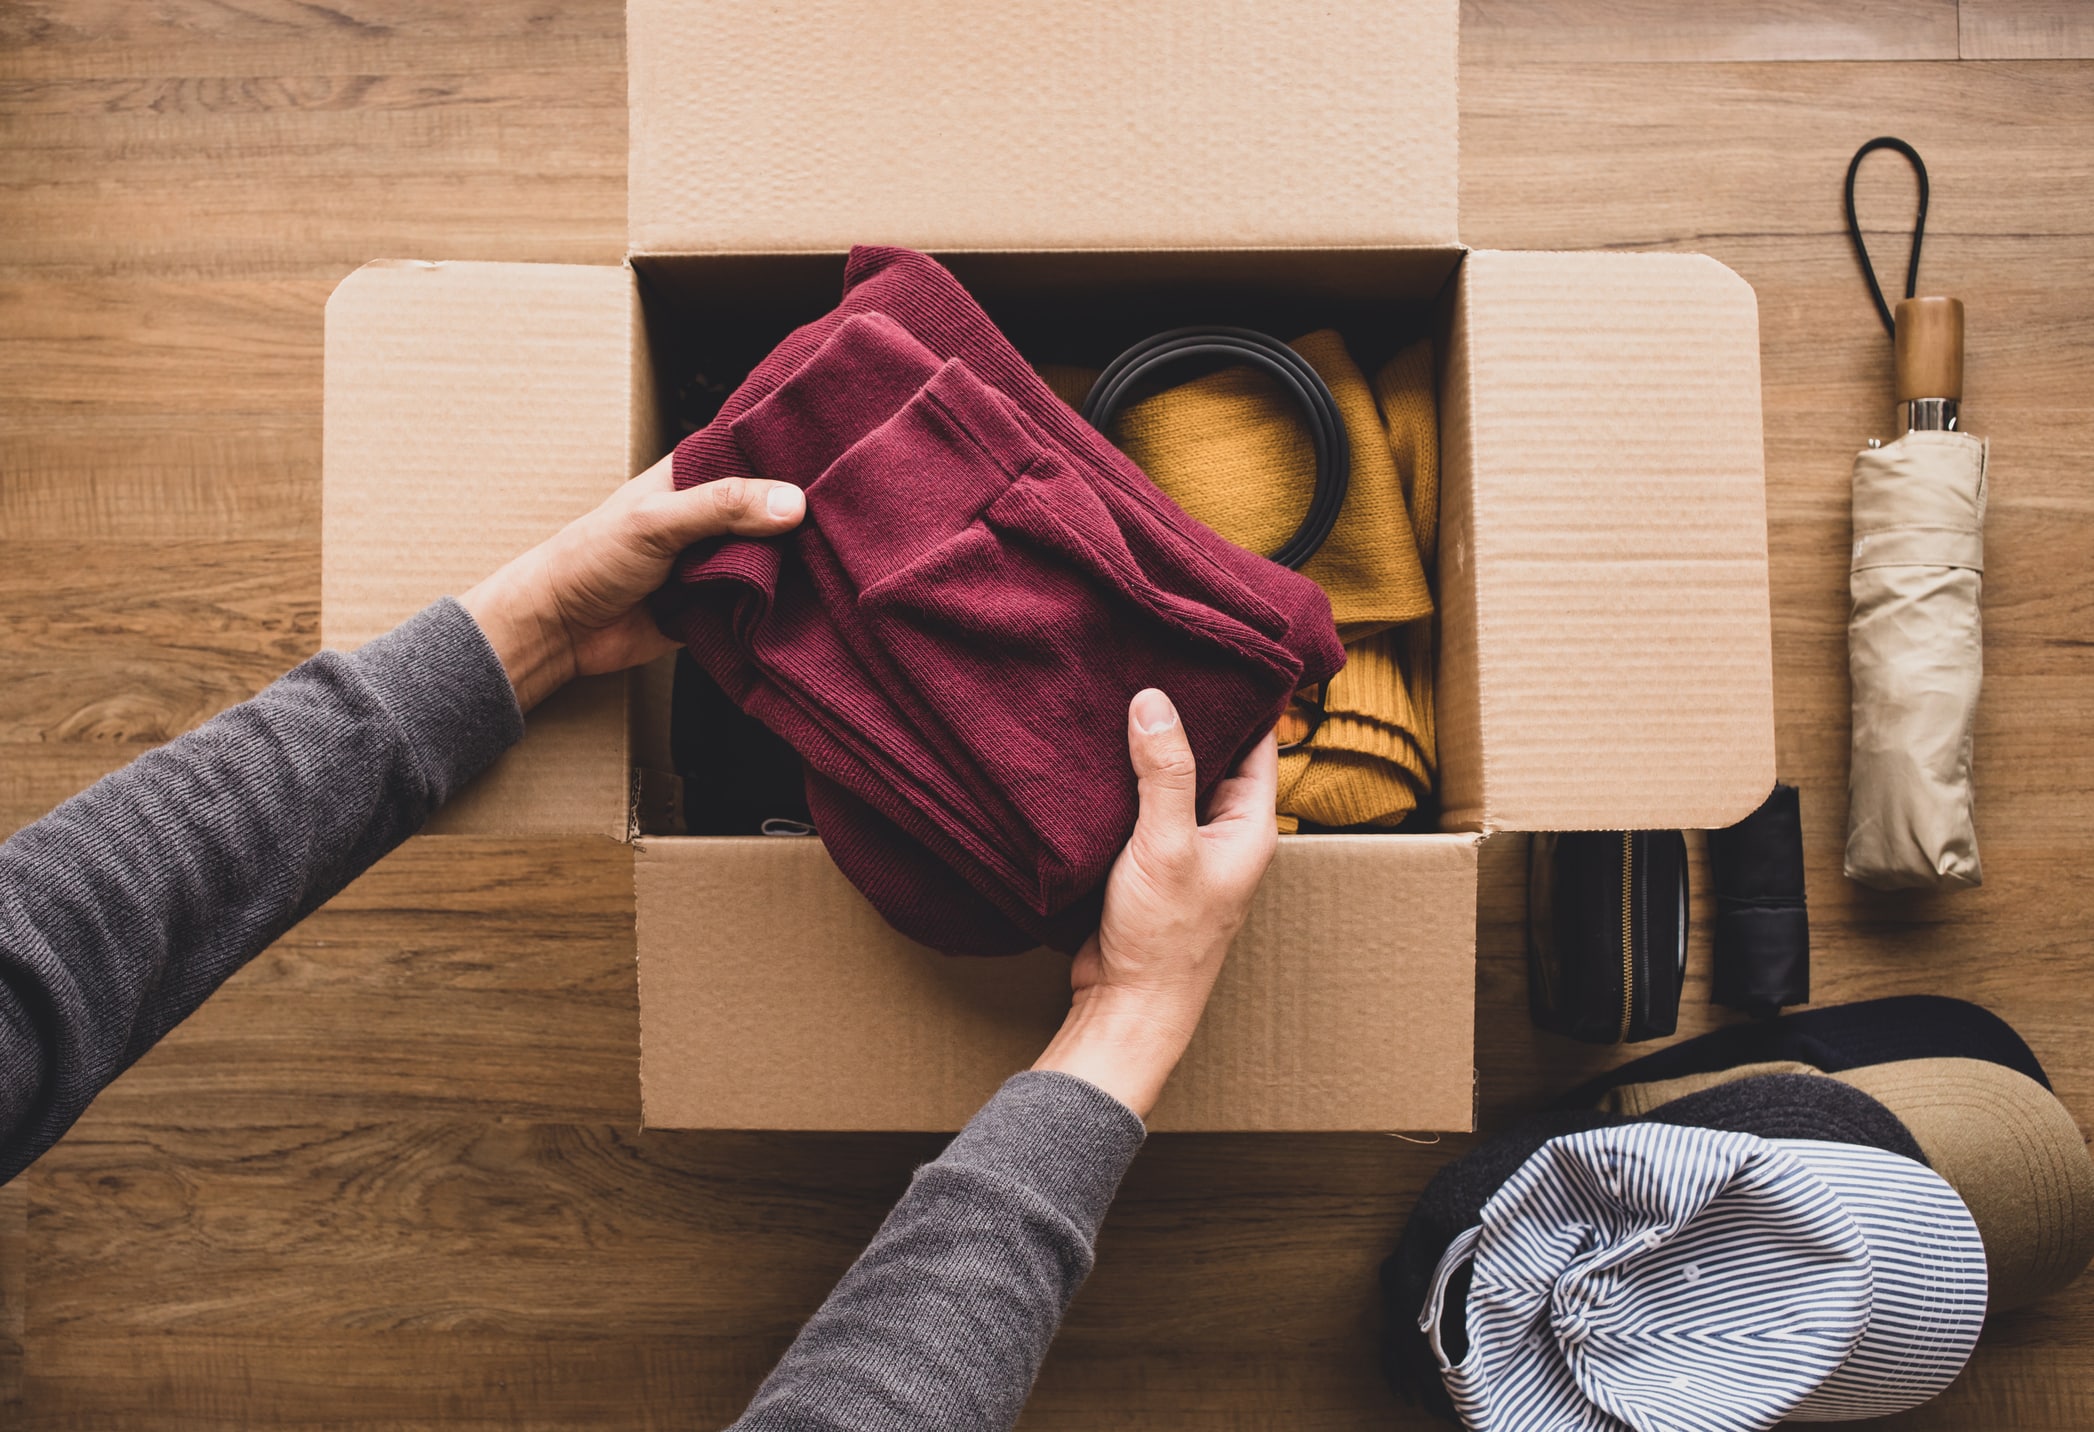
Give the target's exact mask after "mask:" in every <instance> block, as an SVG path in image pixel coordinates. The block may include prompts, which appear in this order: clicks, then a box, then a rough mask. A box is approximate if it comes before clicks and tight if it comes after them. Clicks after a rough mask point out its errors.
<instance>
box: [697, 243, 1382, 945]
mask: <svg viewBox="0 0 2094 1432" xmlns="http://www.w3.org/2000/svg"><path fill="white" fill-rule="evenodd" d="M675 474H676V485H677V486H678V487H690V486H693V485H694V484H697V483H701V482H711V481H716V480H718V479H719V478H723V477H735V476H743V477H747V476H760V477H766V478H772V479H775V480H779V481H785V482H792V483H795V484H797V485H799V486H801V487H803V488H804V489H806V492H807V518H806V520H805V521H804V522H803V523H802V524H801V525H800V527H799V528H798V529H797V530H795V531H794V532H792V533H790V534H788V535H787V536H785V537H783V538H775V539H769V540H762V541H758V540H751V539H746V538H728V539H725V540H722V541H718V542H713V543H708V544H705V545H703V546H701V547H697V548H694V549H692V551H690V552H689V553H686V554H685V556H684V557H683V559H682V560H681V561H680V562H679V563H678V564H677V567H676V570H675V572H674V573H673V574H672V576H671V578H670V581H669V583H668V585H667V586H666V587H664V588H663V590H662V592H661V593H660V594H659V595H658V597H657V600H656V612H657V616H658V617H659V619H660V621H661V624H662V627H663V630H664V631H667V632H668V633H670V634H671V635H672V636H674V637H676V638H677V639H679V640H681V641H683V642H685V643H686V644H687V645H688V646H689V647H690V649H691V651H692V653H693V655H694V656H695V657H696V658H697V660H698V661H699V663H700V664H701V665H703V666H704V667H705V669H706V670H707V671H708V672H710V673H711V674H712V676H713V678H714V679H715V680H716V681H718V682H719V683H720V685H721V686H722V688H724V689H725V690H726V692H727V693H728V695H729V696H731V697H732V698H733V699H734V700H735V701H737V702H739V703H740V704H741V705H742V706H743V708H744V709H746V710H747V711H749V712H750V713H751V714H752V715H754V716H756V717H757V718H758V719H760V720H762V721H763V722H764V723H765V724H767V725H769V726H770V727H771V728H772V729H773V730H775V731H777V732H778V733H779V734H780V735H782V736H783V737H785V739H786V740H787V741H789V742H791V743H792V745H793V746H794V747H795V749H797V750H798V751H799V752H800V754H801V756H802V757H803V758H804V759H805V761H806V763H807V767H808V792H807V793H808V802H809V805H810V808H811V810H812V812H813V815H814V820H815V826H816V829H817V830H818V831H819V832H820V833H821V836H822V839H823V841H824V843H825V844H826V845H827V847H828V849H829V851H830V853H831V855H832V856H833V857H834V858H835V860H836V862H837V864H838V866H839V867H840V868H841V869H842V870H843V871H844V873H845V874H846V875H847V876H849V877H850V879H851V880H852V882H853V883H854V884H856V885H857V886H858V888H859V889H860V890H862V891H863V892H864V893H865V895H866V897H867V898H868V899H869V900H871V901H872V903H873V905H874V906H875V907H876V908H878V909H879V911H880V912H881V914H882V915H884V916H885V917H886V918H887V919H888V920H889V922H890V923H892V924H893V925H894V926H895V927H896V928H897V929H899V930H901V931H902V932H903V933H905V934H908V935H910V936H912V937H913V938H915V939H918V940H921V941H922V942H924V943H925V944H928V945H931V946H932V947H934V948H936V949H940V950H944V951H946V952H948V953H954V954H1009V953H1014V952H1016V951H1018V950H1022V949H1026V948H1030V947H1031V946H1033V945H1036V944H1040V943H1043V942H1044V943H1048V944H1053V945H1055V946H1057V947H1059V948H1062V949H1073V948H1074V947H1075V946H1076V945H1077V944H1079V943H1081V941H1082V940H1083V938H1084V937H1085V936H1086V935H1087V934H1088V933H1089V931H1090V929H1091V928H1093V927H1094V926H1095V923H1096V915H1097V902H1098V898H1099V891H1100V888H1101V886H1102V884H1103V881H1104V878H1105V875H1106V872H1107V871H1108V870H1109V869H1110V868H1111V865H1112V861H1113V858H1114V856H1115V855H1117V853H1118V852H1119V850H1120V847H1121V846H1122V845H1124V844H1125V843H1126V840H1127V837H1128V834H1129V833H1130V832H1131V831H1132V829H1133V826H1134V817H1135V790H1134V777H1133V773H1132V770H1131V769H1130V767H1129V765H1128V760H1127V746H1126V722H1127V702H1128V700H1129V698H1131V697H1132V696H1133V694H1134V693H1135V692H1136V691H1138V690H1140V689H1141V688H1142V687H1144V686H1156V687H1160V688H1161V689H1162V690H1164V691H1165V692H1167V693H1168V694H1169V695H1170V697H1171V699H1172V700H1173V701H1174V702H1175V703H1176V704H1177V707H1178V710H1179V713H1180V716H1181V719H1182V720H1183V721H1184V723H1185V730H1186V734H1187V736H1188V738H1189V739H1190V740H1191V743H1192V748H1193V753H1194V756H1195V757H1196V759H1197V760H1198V762H1199V779H1200V787H1201V790H1202V793H1204V792H1205V791H1207V790H1209V789H1211V788H1212V787H1213V785H1214V783H1215V782H1217V781H1219V780H1220V779H1221V778H1222V777H1223V776H1224V775H1225V774H1227V772H1228V770H1229V769H1230V768H1231V767H1232V766H1233V765H1234V764H1235V763H1236V761H1237V760H1238V759H1240V758H1241V756H1242V755H1243V754H1244V753H1245V752H1246V751H1248V750H1249V749H1250V747H1251V746H1252V745H1254V744H1255V743H1256V742H1257V741H1258V740H1259V739H1260V738H1261V737H1262V736H1263V735H1264V733H1265V732H1266V731H1267V730H1269V729H1271V727H1272V724H1273V722H1274V721H1275V720H1276V719H1277V718H1278V716H1279V714H1280V711H1281V709H1282V708H1283V707H1284V706H1285V704H1286V702H1287V699H1288V696H1289V695H1290V694H1291V693H1292V692H1293V691H1294V690H1295V689H1296V688H1297V687H1299V686H1300V685H1302V684H1303V683H1305V682H1313V681H1320V680H1323V679H1324V678H1326V677H1328V676H1329V675H1331V673H1333V672H1334V671H1336V670H1337V669H1338V668H1339V667H1340V666H1341V665H1342V664H1343V663H1344V659H1345V658H1344V652H1343V650H1342V648H1341V647H1340V646H1339V644H1338V637H1337V632H1336V630H1335V628H1334V627H1333V625H1332V622H1331V615H1330V606H1329V603H1328V602H1327V601H1326V600H1325V598H1324V595H1323V593H1322V591H1321V590H1320V589H1318V588H1317V586H1316V585H1315V584H1314V583H1313V582H1310V581H1309V580H1308V579H1307V578H1305V577H1302V576H1300V575H1299V574H1297V573H1294V572H1290V571H1288V570H1286V569H1285V568H1283V567H1280V566H1277V565H1276V564H1274V563H1272V562H1269V561H1267V560H1265V559H1264V558H1262V557H1259V556H1257V555H1255V554H1253V553H1250V552H1246V551H1244V550H1242V549H1241V548H1238V547H1235V546H1232V545H1231V544H1229V543H1228V542H1225V541H1223V540H1222V539H1221V538H1220V537H1217V536H1216V535H1215V534H1214V533H1213V532H1211V531H1209V530H1208V529H1207V528H1205V527H1203V526H1201V525H1200V524H1199V523H1198V522H1195V521H1194V520H1193V519H1192V518H1190V517H1188V516H1187V515H1186V514H1185V513H1184V512H1183V511H1181V510H1180V509H1179V508H1178V507H1177V506H1175V505H1174V504H1173V503H1172V502H1171V501H1170V500H1169V499H1168V498H1166V497H1165V496H1164V495H1163V494H1162V493H1161V492H1160V491H1158V490H1157V489H1156V487H1155V486H1154V485H1153V484H1152V483H1151V482H1150V481H1149V480H1148V478H1146V477H1145V476H1143V474H1142V472H1141V470H1140V469H1139V468H1137V467H1135V466H1134V465H1133V464H1132V463H1131V462H1129V461H1128V460H1127V459H1126V458H1125V457H1124V456H1122V455H1121V454H1120V452H1119V451H1118V450H1117V449H1115V448H1114V447H1113V446H1112V445H1111V444H1110V443H1108V442H1106V441H1105V440H1104V438H1102V437H1100V436H1099V435H1098V434H1097V433H1096V432H1095V431H1093V430H1092V429H1091V428H1090V427H1089V426H1088V425H1087V424H1085V423H1084V422H1083V420H1082V419H1080V418H1079V417H1077V416H1076V414H1075V413H1074V412H1073V411H1071V410H1070V408H1069V407H1068V406H1067V405H1066V404H1064V403H1063V402H1062V401H1061V400H1060V399H1058V398H1056V397H1055V396H1054V395H1053V393H1051V392H1050V391H1049V390H1048V389H1047V387H1046V385H1045V384H1044V383H1042V382H1041V381H1040V379H1039V377H1038V376H1037V375H1036V374H1035V373H1034V372H1033V370H1032V369H1031V367H1029V366H1028V365H1027V364H1026V362H1025V360H1024V359H1022V358H1021V357H1019V355H1018V353H1017V350H1016V349H1014V348H1012V347H1011V345H1010V343H1009V341H1008V340H1007V339H1005V338H1004V336H1003V335H1002V333H1000V332H999V331H998V330H997V329H996V326H995V325H994V324H993V323H991V322H990V320H989V318H988V316H987V315H986V314H984V313H983V312H982V311H981V308H980V307H979V306H978V305H977V304H976V303H975V302H974V300H973V299H972V298H971V297H970V296H969V295H968V294H967V292H966V290H965V289H963V288H962V287H961V286H960V284H959V282H958V281H957V280H955V279H954V278H953V276H952V275H951V274H949V273H947V272H946V271H945V270H944V269H943V268H942V267H940V266H939V265H938V264H937V263H935V262H933V261H932V260H931V259H929V258H927V257H925V256H924V255H922V254H918V253H912V252H910V251H908V250H906V249H885V248H882V249H872V248H861V249H857V250H854V251H853V252H852V254H851V257H850V261H849V264H848V265H847V266H846V269H845V273H844V297H843V302H842V303H841V304H840V305H838V307H837V308H836V309H835V310H834V311H833V312H831V313H829V314H828V315H826V316H825V317H823V318H821V319H818V320H817V321H815V322H813V323H810V324H808V325H807V326H806V327H804V328H800V329H798V330H796V331H795V332H793V333H792V334H791V335H789V336H788V337H787V338H786V339H785V341H784V342H783V343H781V344H780V345H779V346H778V347H777V349H776V350H775V351H773V352H772V353H771V355H770V356H769V357H767V358H766V359H764V361H763V362H762V363H761V364H759V365H758V366H757V368H756V370H755V371H754V372H752V373H751V374H750V375H749V378H748V380H747V381H746V382H744V383H743V384H742V386H741V387H740V388H739V389H737V390H736V391H735V393H734V394H733V395H732V396H731V397H730V398H729V399H728V400H727V403H726V405H725V406H724V407H723V408H722V409H721V411H720V414H719V416H718V417H717V418H716V419H714V421H713V422H712V423H711V424H710V425H709V426H707V427H706V428H705V429H703V430H702V431H700V432H697V433H693V434H692V435H691V436H690V437H688V438H686V439H684V441H683V442H682V443H681V444H680V445H679V446H678V448H677V450H676V458H675Z"/></svg>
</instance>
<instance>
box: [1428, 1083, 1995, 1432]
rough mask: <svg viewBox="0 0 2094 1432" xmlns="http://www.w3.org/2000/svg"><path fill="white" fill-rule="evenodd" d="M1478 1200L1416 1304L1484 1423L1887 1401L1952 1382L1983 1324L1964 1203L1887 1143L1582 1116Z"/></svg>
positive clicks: (1575, 1422)
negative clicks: (1599, 1124)
mask: <svg viewBox="0 0 2094 1432" xmlns="http://www.w3.org/2000/svg"><path fill="white" fill-rule="evenodd" d="M1481 1216H1482V1222H1481V1223H1479V1224H1478V1225H1477V1226H1476V1227H1474V1228H1471V1229H1469V1230H1468V1231H1466V1232H1464V1233H1463V1234H1462V1235H1461V1236H1460V1237H1458V1238H1456V1239H1455V1240H1454V1242H1453V1243H1452V1244H1451V1245H1449V1247H1448V1249H1447V1252H1446V1255H1445V1256H1444V1257H1443V1258H1442V1259H1441V1260H1440V1264H1439V1267H1438V1269H1437V1271H1436V1272H1435V1273H1434V1276H1433V1280H1432V1292H1431V1295H1430V1296H1429V1297H1428V1298H1427V1300H1426V1304H1425V1308H1424V1310H1423V1312H1422V1313H1421V1314H1420V1316H1419V1319H1418V1323H1419V1327H1420V1329H1421V1330H1422V1331H1423V1332H1424V1333H1425V1335H1426V1337H1427V1339H1428V1340H1429V1341H1430V1343H1431V1344H1432V1348H1433V1352H1434V1353H1435V1355H1436V1356H1437V1357H1438V1358H1439V1363H1440V1368H1441V1376H1442V1378H1443V1379H1444V1380H1445V1382H1446V1385H1447V1392H1448V1395H1449V1396H1450V1397H1451V1398H1452V1399H1453V1401H1454V1405H1455V1407H1456V1409H1457V1410H1458V1411H1459V1412H1460V1413H1461V1417H1462V1421H1463V1422H1464V1423H1465V1424H1466V1425H1467V1426H1469V1427H1470V1428H1472V1429H1476V1432H1499V1429H1519V1432H1526V1429H1530V1428H1542V1427H1547V1428H1551V1429H1558V1428H1594V1429H1602V1428H1604V1429H1616V1428H1634V1429H1636V1432H1729V1429H1744V1428H1762V1427H1770V1426H1772V1425H1773V1424H1774V1423H1776V1422H1778V1421H1781V1420H1782V1419H1783V1418H1794V1419H1797V1420H1800V1421H1835V1420H1845V1419H1848V1418H1857V1417H1876V1416H1881V1415H1884V1414H1887V1413H1891V1412H1897V1411H1901V1410H1903V1409H1905V1408H1908V1407H1912V1406H1915V1405H1917V1404H1918V1403H1921V1402H1924V1401H1926V1399H1928V1398H1929V1397H1932V1396H1933V1395H1934V1394H1935V1393H1937V1392H1939V1391H1940V1390H1941V1389H1942V1388H1944V1387H1946V1386H1947V1385H1948V1384H1949V1383H1950V1382H1951V1381H1952V1380H1953V1379H1954V1378H1955V1376H1956V1374H1957V1373H1958V1372H1959V1371H1961V1370H1962V1367H1963V1363H1964V1360H1965V1359H1966V1358H1968V1357H1969V1356H1970V1350H1971V1347H1972V1345H1973V1344H1975V1343H1976V1342H1977V1338H1978V1331H1979V1329H1980V1327H1981V1326H1982V1325H1983V1323H1984V1320H1985V1248H1984V1244H1983V1243H1982V1242H1981V1241H1980V1239H1979V1237H1978V1230H1977V1225H1976V1224H1974V1223H1973V1222H1972V1221H1971V1217H1970V1214H1969V1212H1968V1210H1966V1209H1965V1208H1964V1206H1963V1201H1962V1200H1961V1199H1960V1198H1958V1197H1957V1196H1956V1192H1955V1190H1954V1189H1952V1188H1950V1187H1949V1185H1948V1184H1947V1183H1945V1182H1944V1181H1943V1180H1942V1179H1941V1177H1940V1176H1939V1175H1937V1174H1936V1173H1934V1172H1933V1171H1932V1170H1931V1169H1929V1168H1927V1167H1926V1166H1925V1165H1924V1164H1920V1163H1915V1162H1914V1161H1912V1160H1911V1159H1907V1158H1901V1157H1900V1156H1898V1155H1896V1154H1892V1153H1886V1152H1884V1151H1883V1150H1881V1149H1874V1148H1865V1147H1861V1146H1859V1145H1854V1144H1834V1143H1820V1142H1816V1141H1813V1140H1807V1139H1762V1138H1759V1137H1757V1136H1755V1135H1752V1134H1738V1133H1726V1132H1720V1131H1717V1130H1713V1129H1699V1128H1685V1127H1682V1126H1679V1125H1675V1124H1656V1123H1645V1124H1630V1125H1625V1126H1622V1127H1618V1128H1609V1129H1594V1130H1592V1131H1590V1132H1588V1133H1582V1134H1569V1135H1566V1136H1564V1137H1562V1138H1559V1139H1553V1140H1551V1141H1550V1142H1548V1143H1546V1144H1544V1145H1542V1147H1541V1149H1540V1150H1539V1151H1538V1152H1536V1153H1535V1154H1534V1156H1533V1157H1532V1158H1530V1159H1528V1160H1527V1162H1526V1163H1525V1164H1523V1165H1521V1167H1520V1169H1519V1171H1518V1172H1516V1173H1515V1174H1513V1175H1512V1177H1511V1178H1509V1179H1507V1180H1506V1181H1505V1183H1504V1185H1503V1186H1502V1187H1501V1188H1499V1190H1498V1191H1497V1193H1496V1194H1494V1195H1492V1197H1491V1199H1490V1200H1489V1202H1487V1203H1485V1204H1484V1206H1483V1210H1482V1215H1481ZM1464 1271H1466V1273H1467V1275H1468V1277H1467V1282H1468V1289H1467V1293H1466V1296H1465V1297H1463V1296H1462V1295H1461V1293H1460V1292H1459V1282H1460V1280H1459V1279H1458V1278H1457V1274H1459V1273H1462V1272H1464ZM1457 1326H1458V1327H1459V1331H1457Z"/></svg>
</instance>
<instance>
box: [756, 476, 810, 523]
mask: <svg viewBox="0 0 2094 1432" xmlns="http://www.w3.org/2000/svg"><path fill="white" fill-rule="evenodd" d="M800 501H801V498H800V489H799V488H797V487H794V486H793V485H792V484H791V483H789V482H781V483H778V484H777V485H776V486H774V487H773V488H772V489H771V495H770V496H769V497H766V498H765V499H764V500H763V510H764V511H766V512H768V513H770V514H771V516H773V517H797V516H799V515H800Z"/></svg>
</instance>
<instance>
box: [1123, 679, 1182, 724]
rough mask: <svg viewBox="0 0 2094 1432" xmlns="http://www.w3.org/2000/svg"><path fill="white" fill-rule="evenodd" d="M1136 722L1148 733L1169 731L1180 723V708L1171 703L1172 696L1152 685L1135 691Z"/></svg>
mask: <svg viewBox="0 0 2094 1432" xmlns="http://www.w3.org/2000/svg"><path fill="white" fill-rule="evenodd" d="M1134 724H1135V725H1137V726H1139V727H1141V729H1142V730H1143V732H1145V733H1146V734H1148V735H1151V736H1153V735H1155V734H1156V733H1157V732H1158V731H1168V730H1170V729H1171V727H1173V726H1175V725H1177V724H1178V708H1177V707H1175V706H1173V705H1171V698H1170V697H1168V696H1166V695H1164V694H1163V693H1162V692H1161V691H1158V690H1157V689H1156V688H1155V687H1153V686H1152V687H1150V688H1149V689H1148V690H1146V691H1141V692H1137V693H1135V697H1134Z"/></svg>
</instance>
